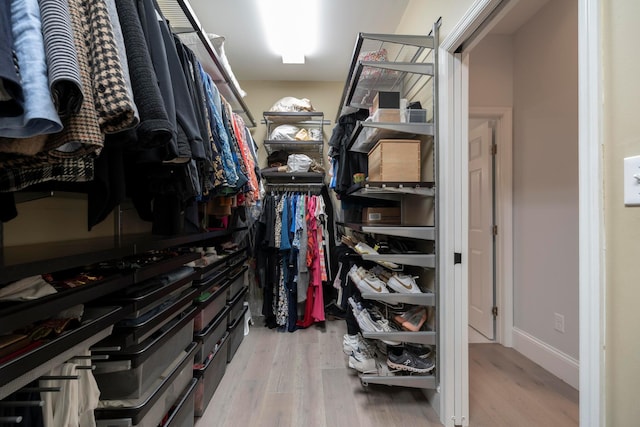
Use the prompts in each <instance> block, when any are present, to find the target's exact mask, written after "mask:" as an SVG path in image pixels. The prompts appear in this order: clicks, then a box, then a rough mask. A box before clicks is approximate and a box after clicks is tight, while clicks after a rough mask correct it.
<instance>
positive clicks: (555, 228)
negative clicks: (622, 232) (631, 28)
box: [513, 0, 579, 359]
mask: <svg viewBox="0 0 640 427" xmlns="http://www.w3.org/2000/svg"><path fill="white" fill-rule="evenodd" d="M513 51H514V155H513V171H514V176H513V201H514V206H513V215H514V218H513V226H514V242H513V243H514V244H513V248H514V323H515V326H516V327H517V328H518V329H520V330H522V331H524V332H525V333H526V334H529V335H530V336H532V337H534V338H536V339H538V340H540V341H542V342H543V343H545V344H547V345H549V346H551V347H552V348H553V349H556V350H559V351H560V352H562V353H564V354H565V355H568V356H570V357H572V358H574V359H578V357H579V347H578V326H579V325H578V305H579V304H578V145H577V143H578V109H577V105H578V91H577V78H578V64H577V2H576V1H575V0H556V1H553V2H549V3H548V4H547V5H546V6H545V7H544V8H543V9H541V10H540V12H538V13H537V14H536V15H535V16H534V17H533V18H532V19H531V20H530V21H529V22H528V23H526V24H525V25H524V26H523V27H522V28H521V29H520V30H519V31H518V32H517V33H516V34H515V38H514V45H513ZM554 313H559V314H561V315H563V316H564V320H565V333H560V332H557V331H555V330H554Z"/></svg>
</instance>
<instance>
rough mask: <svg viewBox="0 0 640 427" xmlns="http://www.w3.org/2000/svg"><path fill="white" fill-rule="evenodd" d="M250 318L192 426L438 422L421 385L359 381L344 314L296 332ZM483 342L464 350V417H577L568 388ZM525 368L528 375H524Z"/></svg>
mask: <svg viewBox="0 0 640 427" xmlns="http://www.w3.org/2000/svg"><path fill="white" fill-rule="evenodd" d="M256 323H257V324H256V325H255V326H253V327H251V330H250V333H249V335H247V336H245V337H244V341H243V342H242V344H241V345H240V348H239V349H238V352H237V353H236V355H235V357H234V359H233V360H232V362H231V363H230V364H229V365H227V371H226V374H225V376H224V378H223V379H222V382H221V383H220V385H219V386H218V389H217V390H216V393H215V394H214V396H213V399H212V400H211V402H210V403H209V406H208V407H207V409H206V411H205V413H204V415H203V416H202V418H200V419H198V420H197V422H196V427H226V426H251V427H253V426H259V427H284V426H291V427H299V426H305V427H307V426H308V427H342V426H344V427H358V426H361V427H377V426H380V427H395V426H398V427H415V426H425V427H436V426H441V424H440V422H439V419H438V415H437V414H436V412H435V410H434V409H433V408H432V407H431V406H430V405H429V403H428V402H427V400H426V398H425V397H424V395H423V393H422V391H421V390H416V389H409V388H401V387H386V386H377V385H370V386H369V387H362V386H361V384H360V381H359V379H358V376H357V374H356V372H355V371H354V370H352V369H350V368H348V367H347V358H346V356H345V355H344V354H343V352H342V336H343V334H344V333H345V323H344V322H342V321H334V322H326V328H325V329H321V328H318V327H311V328H309V329H306V330H300V331H296V332H295V333H279V332H276V331H274V330H270V329H267V328H264V327H262V326H258V325H259V322H256ZM483 345H485V344H483ZM483 345H472V346H471V351H470V354H471V355H470V372H471V381H470V386H471V392H472V396H471V398H470V404H471V408H472V414H471V421H472V424H471V425H473V426H476V425H477V426H510V427H513V426H518V427H520V426H528V425H529V426H540V425H544V426H545V427H550V426H565V425H566V426H570V425H577V422H575V420H577V413H578V411H577V392H575V390H574V392H575V393H574V394H575V396H573V395H572V394H571V392H570V390H566V389H564V388H563V387H561V385H562V384H560V387H558V385H557V384H555V383H554V382H553V381H552V379H549V378H548V376H551V375H550V374H548V373H547V374H546V376H545V375H544V374H543V373H540V372H537V371H536V370H535V368H533V367H530V366H528V365H527V364H526V362H525V366H526V368H524V370H523V369H521V368H519V367H518V366H519V365H518V363H522V361H520V360H518V357H517V355H518V354H517V353H516V356H514V355H513V354H511V353H510V352H508V351H507V352H501V351H494V350H491V349H485V348H482V347H480V346H483ZM486 345H487V346H489V345H492V344H486ZM494 346H495V345H494ZM495 347H499V346H495ZM500 348H502V347H500ZM505 350H506V349H505ZM503 353H505V354H503ZM514 353H515V352H514ZM523 359H524V358H523ZM524 360H525V361H526V359H524ZM529 363H531V362H529ZM534 366H535V365H534ZM538 369H539V370H541V369H540V368H538ZM529 372H533V375H534V377H533V378H534V380H531V379H528V378H527V376H528V373H529ZM543 372H544V371H543ZM512 375H515V380H513V381H512V380H510V379H509V376H512ZM492 376H493V377H492ZM556 381H559V380H556ZM566 387H568V388H569V389H570V387H569V386H566ZM523 414H528V415H523ZM527 420H528V422H529V423H528V424H527V423H526V421H527ZM571 421H574V423H573V424H572V423H570V422H571Z"/></svg>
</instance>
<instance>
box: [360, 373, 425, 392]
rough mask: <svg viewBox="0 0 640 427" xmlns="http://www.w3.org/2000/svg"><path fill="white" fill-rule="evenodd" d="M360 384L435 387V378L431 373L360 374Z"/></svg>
mask: <svg viewBox="0 0 640 427" xmlns="http://www.w3.org/2000/svg"><path fill="white" fill-rule="evenodd" d="M360 382H361V383H362V385H365V386H366V385H369V384H383V385H394V386H399V387H412V388H425V389H434V388H436V378H435V377H434V376H433V375H393V374H389V375H369V374H362V375H360Z"/></svg>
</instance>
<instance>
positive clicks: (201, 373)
mask: <svg viewBox="0 0 640 427" xmlns="http://www.w3.org/2000/svg"><path fill="white" fill-rule="evenodd" d="M246 260H247V256H246V251H245V250H239V251H236V252H234V253H232V254H229V255H227V256H225V257H224V258H221V259H220V260H219V261H217V262H215V263H213V264H211V265H210V266H207V267H206V268H204V269H202V270H201V271H200V272H199V274H200V276H199V277H197V278H196V279H195V281H194V283H196V285H197V286H198V289H201V294H200V297H199V298H198V300H199V303H198V314H197V315H196V317H195V321H194V340H195V341H196V342H198V343H199V344H200V349H199V351H198V353H197V354H196V366H195V369H194V376H195V377H196V378H198V379H199V384H198V387H197V390H196V397H195V415H196V416H202V414H203V413H204V410H205V409H206V407H207V405H208V404H209V401H210V400H211V398H212V397H213V394H214V392H215V391H216V389H217V387H218V385H219V384H220V381H221V380H222V378H223V376H224V374H225V371H226V365H227V363H228V362H229V361H230V360H231V359H230V357H229V355H230V345H231V343H232V342H234V341H233V339H234V338H235V335H234V331H232V330H231V329H230V328H229V325H230V324H231V322H232V321H233V320H235V317H232V316H233V315H234V314H235V313H236V311H235V308H236V306H235V305H233V304H232V302H239V304H240V305H242V303H243V300H241V299H239V298H238V297H239V296H240V295H239V292H238V290H239V289H244V290H245V291H244V293H243V294H242V295H243V296H244V294H246V290H247V289H248V288H247V287H246V286H245V284H246V279H245V272H246V271H247V267H246V266H245V265H244V264H245V261H246ZM233 297H237V299H236V300H235V301H233V300H232V298H233ZM243 298H244V297H243ZM241 332H242V330H241ZM237 345H239V343H238V344H237ZM237 345H236V349H237Z"/></svg>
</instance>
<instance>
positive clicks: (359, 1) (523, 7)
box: [190, 0, 548, 81]
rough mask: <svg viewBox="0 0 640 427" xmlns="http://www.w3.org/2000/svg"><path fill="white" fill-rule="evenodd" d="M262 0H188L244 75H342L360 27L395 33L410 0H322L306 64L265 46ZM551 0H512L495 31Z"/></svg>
mask: <svg viewBox="0 0 640 427" xmlns="http://www.w3.org/2000/svg"><path fill="white" fill-rule="evenodd" d="M258 1H260V0H190V4H191V6H192V7H193V10H194V12H195V14H196V16H197V17H198V19H199V20H200V22H201V24H202V27H203V28H204V29H205V30H206V31H207V32H209V33H215V34H218V35H222V36H224V37H225V38H226V42H225V51H226V55H227V58H228V59H229V63H230V64H231V67H232V69H233V72H234V74H235V75H236V77H237V78H238V80H240V81H243V80H298V81H344V79H345V78H346V75H347V72H348V69H349V63H350V61H351V55H352V54H353V48H354V46H355V41H356V37H357V35H358V33H359V32H368V33H394V32H395V31H396V29H397V27H398V24H399V23H400V20H401V19H402V16H403V14H404V11H405V9H406V7H407V4H408V3H409V0H320V4H321V10H322V12H321V17H320V23H319V28H320V31H321V34H320V42H321V43H320V48H319V49H318V52H317V53H315V54H313V56H308V57H307V58H306V63H305V64H304V65H298V64H296V65H291V64H286V65H285V64H282V61H281V58H280V57H279V56H278V55H276V54H275V53H273V52H271V51H270V50H269V47H268V46H267V41H266V40H265V37H264V35H263V29H262V21H261V17H260V16H259V15H258V10H259V8H258V6H257V2H258ZM423 1H426V0H423ZM547 1H548V0H511V3H510V4H509V5H508V6H507V7H508V8H509V9H508V13H507V14H506V16H505V17H504V18H503V19H502V20H501V22H500V23H498V24H497V25H495V26H494V27H493V29H492V31H491V33H492V34H503V35H504V34H512V33H513V32H515V31H517V30H518V28H520V27H521V26H522V25H523V24H524V23H525V22H526V21H527V20H528V19H529V18H530V17H531V16H533V15H534V14H535V13H536V12H537V11H538V10H539V9H540V8H541V7H542V6H543V5H544V4H545V3H546V2H547ZM430 28H431V27H430V23H425V34H426V33H427V32H428V31H429V30H430ZM291 36H292V37H295V34H292V35H291Z"/></svg>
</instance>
